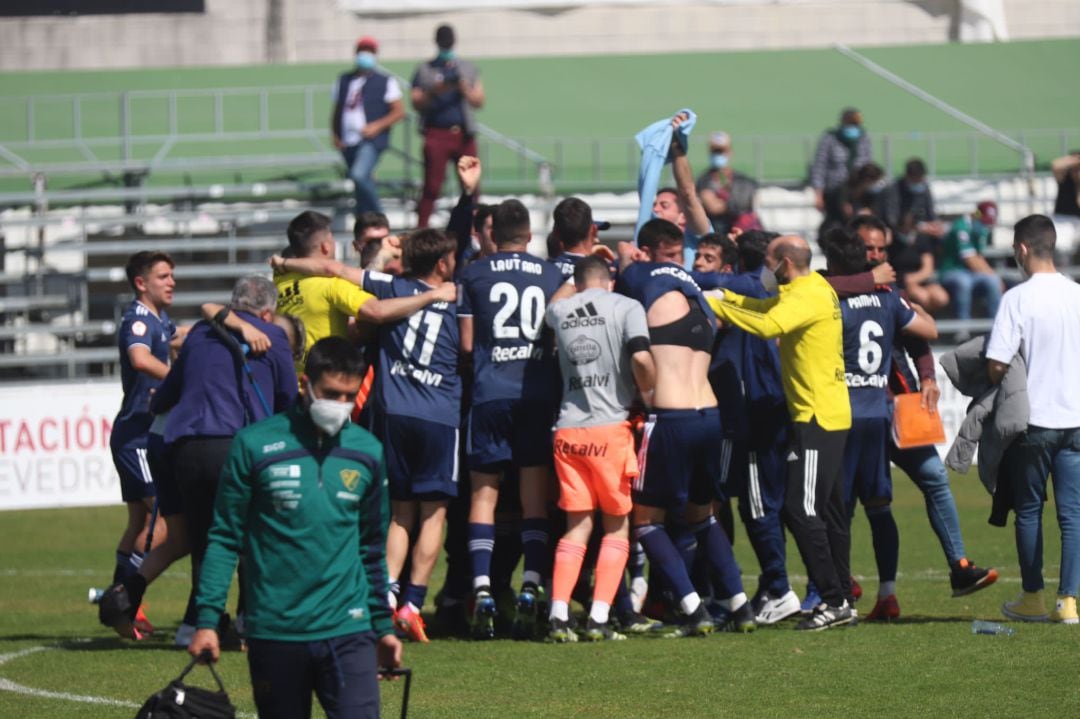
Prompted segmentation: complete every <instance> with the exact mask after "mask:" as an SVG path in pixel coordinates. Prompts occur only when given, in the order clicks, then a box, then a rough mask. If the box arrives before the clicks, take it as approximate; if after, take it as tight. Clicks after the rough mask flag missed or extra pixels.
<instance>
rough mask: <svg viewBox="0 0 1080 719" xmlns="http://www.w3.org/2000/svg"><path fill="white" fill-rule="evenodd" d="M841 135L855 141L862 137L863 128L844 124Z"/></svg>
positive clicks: (849, 140)
mask: <svg viewBox="0 0 1080 719" xmlns="http://www.w3.org/2000/svg"><path fill="white" fill-rule="evenodd" d="M840 137H842V138H844V139H845V140H847V141H848V142H854V141H855V140H858V139H859V138H860V137H862V128H861V127H859V126H858V125H844V126H843V127H841V128H840Z"/></svg>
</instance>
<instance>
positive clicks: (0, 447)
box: [0, 419, 11, 454]
mask: <svg viewBox="0 0 1080 719" xmlns="http://www.w3.org/2000/svg"><path fill="white" fill-rule="evenodd" d="M10 424H11V420H7V419H4V420H0V454H7V428H8V425H10Z"/></svg>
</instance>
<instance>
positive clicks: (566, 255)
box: [551, 252, 585, 280]
mask: <svg viewBox="0 0 1080 719" xmlns="http://www.w3.org/2000/svg"><path fill="white" fill-rule="evenodd" d="M584 258H585V255H579V254H576V253H574V252H563V253H561V254H560V255H559V256H558V257H555V258H553V259H552V260H551V264H553V265H555V266H556V267H557V268H559V272H561V273H562V276H563V279H564V280H569V279H571V278H573V276H574V268H575V267H577V263H578V262H581V260H583V259H584Z"/></svg>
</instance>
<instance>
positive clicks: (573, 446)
mask: <svg viewBox="0 0 1080 719" xmlns="http://www.w3.org/2000/svg"><path fill="white" fill-rule="evenodd" d="M555 472H556V474H558V475H559V507H561V508H562V509H563V510H564V511H566V512H589V511H593V510H595V509H597V508H599V509H600V511H602V512H604V514H610V515H612V516H616V517H621V516H623V515H626V514H629V513H630V508H631V506H632V505H631V502H630V480H632V479H633V478H634V477H636V476H637V474H638V463H637V454H636V453H635V452H634V436H633V434H632V433H631V431H630V423H629V422H619V423H618V424H604V425H600V426H598V427H567V428H564V429H558V430H555Z"/></svg>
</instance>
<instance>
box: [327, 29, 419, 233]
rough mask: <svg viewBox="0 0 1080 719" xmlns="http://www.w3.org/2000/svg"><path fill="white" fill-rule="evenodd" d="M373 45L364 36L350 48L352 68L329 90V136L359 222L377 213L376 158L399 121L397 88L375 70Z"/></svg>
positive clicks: (401, 106)
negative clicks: (346, 177)
mask: <svg viewBox="0 0 1080 719" xmlns="http://www.w3.org/2000/svg"><path fill="white" fill-rule="evenodd" d="M378 51H379V43H378V42H377V41H376V40H375V38H373V37H370V36H367V35H365V36H364V37H362V38H360V39H359V40H358V41H357V42H356V65H355V68H354V69H353V70H350V71H349V72H346V73H342V74H341V75H340V76H339V77H338V79H337V82H336V83H335V84H334V92H333V102H334V106H333V112H332V114H331V115H330V130H331V132H332V133H333V139H334V147H336V148H337V149H339V150H341V154H342V156H343V157H344V158H345V167H347V168H348V172H349V178H350V179H352V181H353V183H354V184H355V188H356V190H355V191H356V207H355V208H354V211H355V212H356V216H357V217H359V216H360V215H361V214H363V213H365V212H382V206H381V205H380V204H379V191H378V188H377V187H376V186H375V179H374V177H373V174H374V172H375V165H376V164H378V162H379V156H380V155H381V154H382V152H383V150H385V149H386V148H387V147H389V145H390V128H391V127H392V126H393V125H394V124H395V123H397V122H400V121H401V120H402V119H403V118H404V117H405V104H404V102H403V101H402V95H401V87H400V86H399V85H398V82H397V80H395V79H394V78H393V77H391V76H390V75H388V74H386V73H384V72H381V71H380V70H379V69H378V66H379V63H378V59H377V57H376V53H377V52H378Z"/></svg>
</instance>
